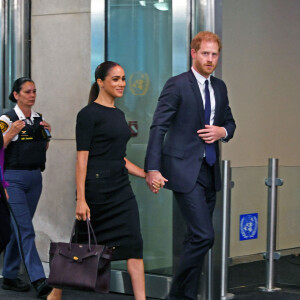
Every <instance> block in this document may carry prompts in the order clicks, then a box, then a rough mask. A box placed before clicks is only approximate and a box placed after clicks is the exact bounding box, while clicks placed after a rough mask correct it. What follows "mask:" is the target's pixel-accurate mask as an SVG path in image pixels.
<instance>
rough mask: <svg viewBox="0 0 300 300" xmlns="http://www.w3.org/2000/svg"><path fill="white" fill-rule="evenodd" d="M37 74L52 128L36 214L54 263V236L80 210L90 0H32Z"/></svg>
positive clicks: (43, 247) (43, 250)
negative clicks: (78, 163)
mask: <svg viewBox="0 0 300 300" xmlns="http://www.w3.org/2000/svg"><path fill="white" fill-rule="evenodd" d="M31 18H32V19H31V26H32V27H31V36H32V50H31V76H32V78H33V80H34V81H35V83H36V87H37V101H36V105H35V109H36V110H37V111H38V112H41V113H42V114H43V116H44V117H45V119H46V120H47V121H48V122H50V124H51V126H52V140H51V142H50V147H49V150H48V153H47V166H46V170H45V171H44V173H43V192H42V196H41V199H40V202H39V205H38V209H37V211H36V215H35V217H34V226H35V230H36V243H37V246H38V250H39V253H40V256H41V259H42V260H43V261H48V247H49V243H50V240H53V241H63V240H68V238H69V235H70V230H71V227H72V223H73V220H74V213H75V159H76V144H75V121H76V114H77V112H78V111H79V110H80V109H81V108H82V107H83V106H84V105H85V104H86V103H87V98H88V93H89V88H90V56H91V51H90V0H81V1H80V0H77V1H76V0H55V1H54V0H53V1H46V0H32V16H31Z"/></svg>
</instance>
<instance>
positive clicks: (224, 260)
mask: <svg viewBox="0 0 300 300" xmlns="http://www.w3.org/2000/svg"><path fill="white" fill-rule="evenodd" d="M222 163H223V166H222V167H223V187H222V190H223V218H222V220H223V221H222V225H223V226H222V256H221V300H227V299H233V298H234V294H231V293H227V286H228V256H229V245H230V239H229V238H230V201H231V193H230V191H231V188H232V187H233V182H232V181H231V168H230V161H229V160H224V161H223V162H222Z"/></svg>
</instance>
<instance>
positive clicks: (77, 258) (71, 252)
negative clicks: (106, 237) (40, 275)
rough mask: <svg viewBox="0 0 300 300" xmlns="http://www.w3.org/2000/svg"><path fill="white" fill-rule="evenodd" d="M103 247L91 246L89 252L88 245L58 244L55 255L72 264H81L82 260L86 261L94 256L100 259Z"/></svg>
mask: <svg viewBox="0 0 300 300" xmlns="http://www.w3.org/2000/svg"><path fill="white" fill-rule="evenodd" d="M103 248H104V246H102V245H91V250H90V249H89V246H88V245H85V244H71V248H70V244H69V243H58V244H57V247H56V254H58V255H62V256H64V257H66V258H69V259H70V260H72V261H74V262H82V261H83V260H84V259H88V258H91V257H94V256H97V257H98V258H100V256H101V254H102V252H103Z"/></svg>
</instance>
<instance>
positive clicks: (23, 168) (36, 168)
mask: <svg viewBox="0 0 300 300" xmlns="http://www.w3.org/2000/svg"><path fill="white" fill-rule="evenodd" d="M39 169H41V167H40V166H38V167H37V166H35V167H5V170H27V171H33V170H39Z"/></svg>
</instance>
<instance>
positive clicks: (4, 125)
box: [0, 120, 8, 133]
mask: <svg viewBox="0 0 300 300" xmlns="http://www.w3.org/2000/svg"><path fill="white" fill-rule="evenodd" d="M0 129H1V131H2V133H4V132H5V131H6V130H7V129H8V124H7V123H6V122H4V121H3V120H0Z"/></svg>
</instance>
